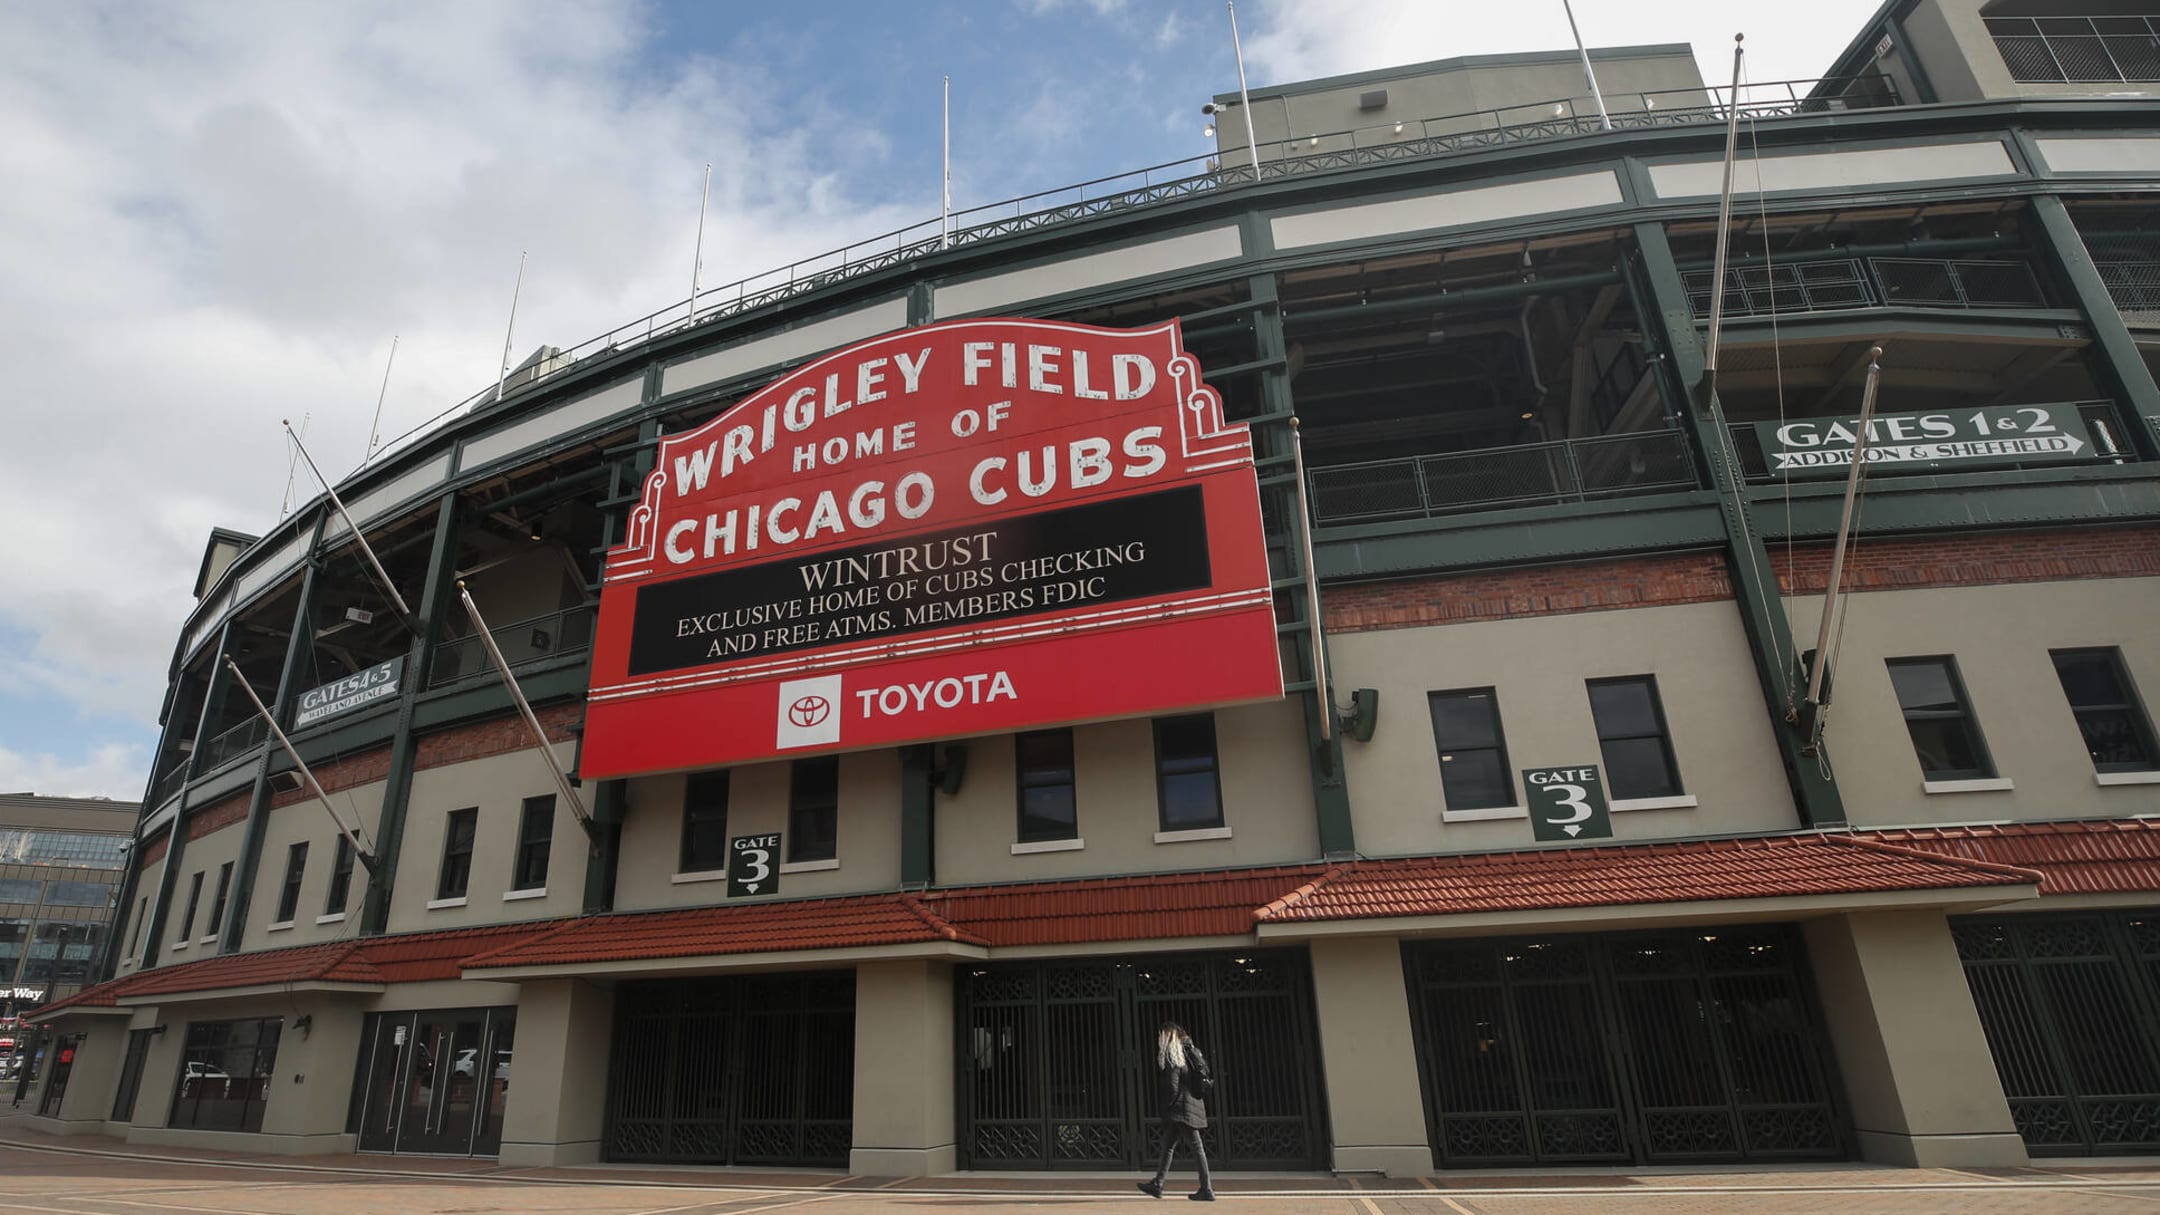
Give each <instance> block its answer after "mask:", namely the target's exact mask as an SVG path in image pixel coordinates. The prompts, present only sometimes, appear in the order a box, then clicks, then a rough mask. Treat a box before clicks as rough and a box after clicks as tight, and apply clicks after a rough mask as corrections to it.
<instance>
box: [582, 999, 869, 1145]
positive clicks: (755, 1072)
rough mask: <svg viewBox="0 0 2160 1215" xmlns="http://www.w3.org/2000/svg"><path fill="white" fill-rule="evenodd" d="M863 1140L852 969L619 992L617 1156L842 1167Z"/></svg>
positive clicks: (611, 1094)
mask: <svg viewBox="0 0 2160 1215" xmlns="http://www.w3.org/2000/svg"><path fill="white" fill-rule="evenodd" d="M854 1137H855V974H854V972H853V971H829V972H818V973H815V974H773V975H746V976H740V977H729V978H713V979H680V980H667V981H659V982H646V983H625V984H623V986H622V988H621V989H620V990H619V991H618V992H617V993H616V997H615V1043H614V1050H613V1053H612V1054H611V1056H610V1057H609V1060H608V1109H607V1140H606V1146H607V1158H608V1159H609V1160H625V1161H628V1160H638V1161H666V1162H669V1163H676V1164H770V1165H829V1166H836V1167H842V1168H844V1167H846V1166H847V1163H848V1152H849V1149H850V1148H851V1147H853V1145H854Z"/></svg>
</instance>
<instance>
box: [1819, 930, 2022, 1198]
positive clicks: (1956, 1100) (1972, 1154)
mask: <svg viewBox="0 0 2160 1215" xmlns="http://www.w3.org/2000/svg"><path fill="white" fill-rule="evenodd" d="M1806 932H1807V943H1808V955H1809V960H1810V961H1811V962H1812V963H1813V965H1814V970H1815V980H1816V982H1817V984H1819V986H1820V990H1821V993H1822V1006H1823V1012H1824V1015H1825V1017H1826V1019H1827V1020H1828V1022H1829V1029H1830V1036H1831V1041H1832V1043H1833V1044H1834V1047H1835V1050H1836V1054H1837V1061H1838V1068H1839V1071H1840V1072H1841V1073H1842V1075H1843V1077H1844V1080H1845V1092H1846V1096H1847V1098H1848V1099H1849V1100H1850V1102H1851V1105H1852V1114H1853V1129H1854V1132H1855V1134H1856V1135H1857V1137H1858V1139H1859V1148H1860V1153H1861V1155H1862V1156H1863V1157H1864V1158H1866V1159H1868V1160H1873V1161H1879V1162H1882V1163H1886V1164H1903V1165H1916V1166H1920V1167H1926V1168H1952V1167H1960V1166H1994V1167H2003V1168H2011V1167H2018V1166H2022V1165H2023V1164H2025V1163H2026V1156H2025V1144H2024V1141H2023V1140H2022V1139H2020V1138H2019V1137H2018V1134H2017V1128H2016V1126H2015V1125H2014V1124H2013V1123H2012V1122H2011V1120H2010V1106H2009V1103H2008V1102H2007V1101H2005V1100H2004V1098H2003V1091H2002V1084H2001V1082H2000V1081H1999V1080H1997V1078H1996V1073H1995V1062H1994V1059H1993V1058H1992V1057H1991V1056H1990V1055H1989V1053H1988V1046H1987V1037H1986V1035H1985V1033H1984V1032H1983V1031H1982V1030H1981V1028H1980V1015H1979V1013H1978V1011H1977V1010H1976V1009H1975V1008H1974V1007H1973V1002H1972V998H1971V996H1970V994H1969V992H1968V989H1967V987H1966V984H1965V972H1964V968H1963V967H1962V966H1961V965H1960V964H1959V962H1958V956H1957V947H1956V945H1955V944H1954V943H1953V942H1952V940H1951V937H1950V926H1949V923H1948V922H1947V921H1946V920H1945V919H1944V918H1943V913H1942V912H1940V911H1935V910H1917V911H1891V912H1874V913H1869V914H1865V915H1857V914H1856V915H1847V916H1836V917H1829V918H1825V919H1819V920H1813V921H1810V922H1808V923H1807V925H1806Z"/></svg>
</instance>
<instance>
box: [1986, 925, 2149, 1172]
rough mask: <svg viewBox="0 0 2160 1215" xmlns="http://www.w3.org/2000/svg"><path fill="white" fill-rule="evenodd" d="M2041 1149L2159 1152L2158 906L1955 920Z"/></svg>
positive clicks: (2014, 1114) (1990, 1034)
mask: <svg viewBox="0 0 2160 1215" xmlns="http://www.w3.org/2000/svg"><path fill="white" fill-rule="evenodd" d="M1950 931H1951V934H1952V936H1953V937H1955V938H1956V940H1957V948H1958V956H1959V957H1960V958H1962V959H1963V960H1964V962H1965V981H1966V982H1967V983H1968V984H1970V985H1971V987H1972V995H1973V1005H1974V1006H1975V1007H1976V1008H1978V1009H1979V1011H1980V1026H1981V1028H1982V1029H1983V1030H1985V1031H1986V1032H1987V1040H1988V1050H1989V1051H1990V1052H1991V1053H1993V1055H1994V1056H1995V1072H1996V1075H1998V1076H1999V1077H2000V1078H2001V1079H2002V1086H2003V1095H2004V1096H2006V1097H2008V1098H2009V1099H2010V1117H2011V1120H2012V1121H2013V1122H2015V1123H2016V1124H2017V1129H2018V1134H2019V1135H2021V1136H2023V1137H2024V1139H2025V1147H2026V1150H2028V1151H2030V1152H2031V1153H2032V1154H2033V1155H2035V1156H2071V1155H2113V1154H2124V1153H2134V1154H2144V1153H2149V1152H2151V1151H2153V1150H2154V1149H2155V1148H2160V912H2154V911H2151V910H2145V911H2129V912H2093V913H2089V914H2085V915H2014V916H2000V917H1994V918H1989V919H1958V920H1952V921H1950Z"/></svg>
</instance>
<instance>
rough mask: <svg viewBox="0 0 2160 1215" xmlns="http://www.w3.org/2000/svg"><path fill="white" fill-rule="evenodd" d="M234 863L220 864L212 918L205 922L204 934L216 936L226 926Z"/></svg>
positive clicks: (211, 901)
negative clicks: (227, 901)
mask: <svg viewBox="0 0 2160 1215" xmlns="http://www.w3.org/2000/svg"><path fill="white" fill-rule="evenodd" d="M232 867H233V863H232V862H231V861H227V862H225V863H224V864H222V865H219V866H218V871H217V897H215V898H213V899H211V900H210V918H209V919H208V920H206V921H204V923H203V935H204V936H206V937H210V936H216V935H217V933H218V930H219V929H221V928H223V927H224V926H225V896H226V895H228V894H230V893H232Z"/></svg>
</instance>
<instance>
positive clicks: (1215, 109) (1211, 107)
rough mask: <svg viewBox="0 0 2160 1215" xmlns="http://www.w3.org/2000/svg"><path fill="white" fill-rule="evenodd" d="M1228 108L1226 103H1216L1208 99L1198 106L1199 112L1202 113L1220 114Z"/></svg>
mask: <svg viewBox="0 0 2160 1215" xmlns="http://www.w3.org/2000/svg"><path fill="white" fill-rule="evenodd" d="M1229 108H1230V107H1229V106H1227V105H1217V104H1215V103H1214V102H1212V101H1210V102H1208V103H1207V104H1206V105H1204V106H1201V107H1200V112H1201V113H1203V114H1220V113H1223V112H1224V111H1226V110H1228V109H1229Z"/></svg>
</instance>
